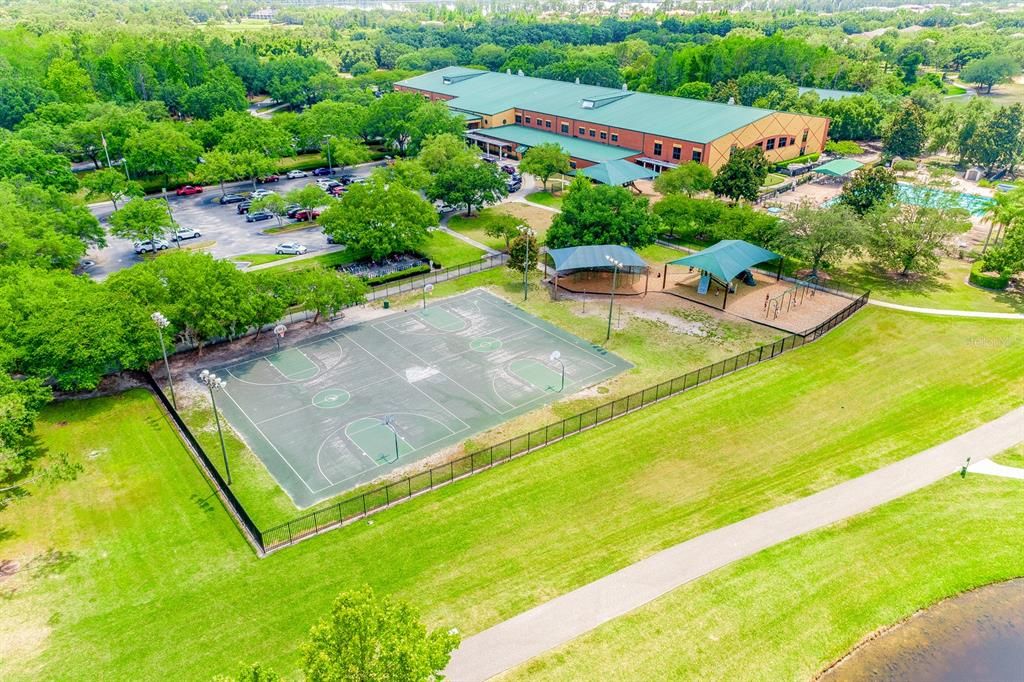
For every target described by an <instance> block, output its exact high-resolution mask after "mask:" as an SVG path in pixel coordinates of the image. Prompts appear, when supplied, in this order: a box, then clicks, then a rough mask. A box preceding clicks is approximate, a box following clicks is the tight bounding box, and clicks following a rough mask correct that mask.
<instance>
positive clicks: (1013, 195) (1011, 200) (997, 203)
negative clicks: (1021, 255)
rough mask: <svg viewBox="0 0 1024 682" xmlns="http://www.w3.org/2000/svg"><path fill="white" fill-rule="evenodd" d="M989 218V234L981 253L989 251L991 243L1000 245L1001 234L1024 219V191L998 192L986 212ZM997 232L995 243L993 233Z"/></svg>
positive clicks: (1018, 189)
mask: <svg viewBox="0 0 1024 682" xmlns="http://www.w3.org/2000/svg"><path fill="white" fill-rule="evenodd" d="M985 217H986V218H988V222H989V228H988V234H987V235H986V236H985V245H984V246H982V247H981V253H982V254H984V253H985V252H987V251H988V247H989V244H990V243H993V244H994V243H998V241H999V236H1000V234H1002V233H1003V231H1004V230H1007V229H1010V228H1011V227H1012V226H1013V225H1015V224H1017V223H1018V221H1020V219H1021V218H1022V217H1024V189H1021V188H1017V189H1014V190H1011V191H1009V192H996V195H995V197H993V201H992V203H991V204H990V205H989V207H988V209H987V210H986V211H985ZM993 231H995V232H996V238H995V241H994V242H993V240H992V232H993Z"/></svg>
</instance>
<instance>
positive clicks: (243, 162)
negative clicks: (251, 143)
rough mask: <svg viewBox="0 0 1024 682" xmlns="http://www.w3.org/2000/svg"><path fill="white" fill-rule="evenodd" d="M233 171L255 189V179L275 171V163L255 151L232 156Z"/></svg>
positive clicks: (250, 150) (251, 150)
mask: <svg viewBox="0 0 1024 682" xmlns="http://www.w3.org/2000/svg"><path fill="white" fill-rule="evenodd" d="M232 158H233V159H234V164H235V171H236V172H237V173H238V175H239V176H240V177H243V178H248V179H249V182H251V183H252V188H253V189H256V180H257V178H263V177H266V176H268V175H270V174H271V173H273V172H274V171H275V170H277V162H275V161H274V159H272V158H270V157H269V156H267V155H266V154H264V153H262V152H259V151H257V150H255V149H249V150H246V151H241V152H238V153H237V154H233V155H232Z"/></svg>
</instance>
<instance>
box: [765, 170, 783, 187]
mask: <svg viewBox="0 0 1024 682" xmlns="http://www.w3.org/2000/svg"><path fill="white" fill-rule="evenodd" d="M786 180H788V178H787V177H786V176H785V175H779V174H778V173H769V174H768V175H767V176H766V177H765V179H764V182H763V183H761V187H774V186H775V185H781V184H782V183H784V182H785V181H786Z"/></svg>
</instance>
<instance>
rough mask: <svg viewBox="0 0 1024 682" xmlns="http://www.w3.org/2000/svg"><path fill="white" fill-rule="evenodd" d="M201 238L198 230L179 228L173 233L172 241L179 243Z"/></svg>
mask: <svg viewBox="0 0 1024 682" xmlns="http://www.w3.org/2000/svg"><path fill="white" fill-rule="evenodd" d="M202 236H203V235H202V234H201V233H200V232H199V230H193V229H192V228H191V227H179V228H178V229H177V230H175V231H174V236H173V237H172V239H174V240H176V241H180V240H182V239H196V238H198V237H202Z"/></svg>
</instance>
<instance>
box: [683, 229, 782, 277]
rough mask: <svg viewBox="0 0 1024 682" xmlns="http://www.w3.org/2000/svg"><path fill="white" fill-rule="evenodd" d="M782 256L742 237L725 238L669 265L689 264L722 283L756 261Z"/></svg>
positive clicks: (762, 261)
mask: <svg viewBox="0 0 1024 682" xmlns="http://www.w3.org/2000/svg"><path fill="white" fill-rule="evenodd" d="M779 258H782V256H780V255H779V254H777V253H775V252H774V251H769V250H768V249H762V248H761V247H760V246H755V245H754V244H751V243H749V242H745V241H743V240H742V239H726V240H724V241H720V242H718V243H717V244H715V245H714V246H711V247H708V248H706V249H704V250H703V251H698V252H697V253H695V254H693V255H692V256H686V257H685V258H680V259H678V260H674V261H671V262H670V263H669V265H689V266H690V267H693V268H698V269H700V270H703V271H705V272H709V273H711V275H712V276H713V277H714V278H715V279H717V280H719V281H720V282H722V283H725V284H728V283H729V282H730V281H732V279H733V278H734V277H735V276H736V275H738V274H740V273H741V272H743V271H744V270H746V269H748V268H751V267H753V266H755V265H757V264H758V263H764V262H765V261H769V260H778V259H779Z"/></svg>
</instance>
